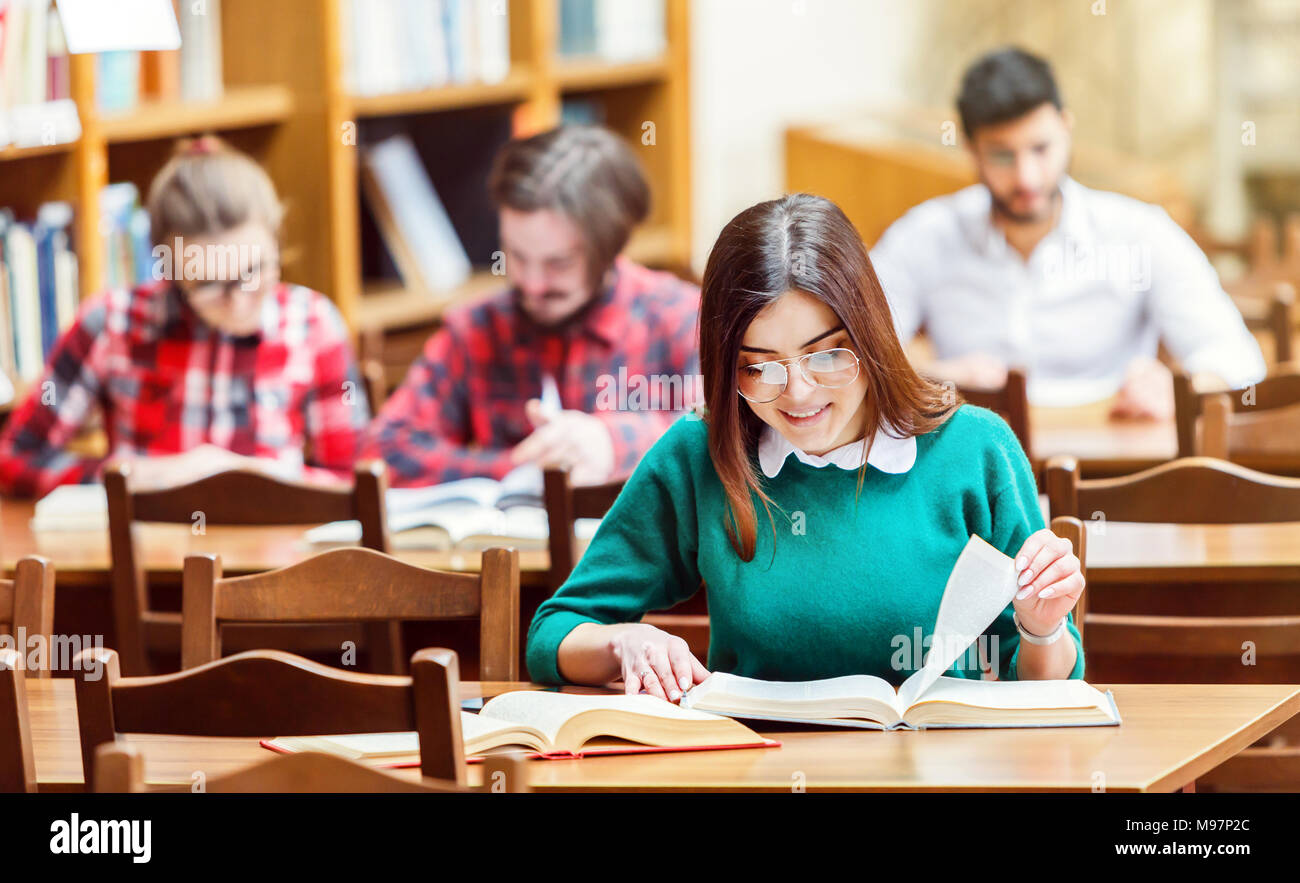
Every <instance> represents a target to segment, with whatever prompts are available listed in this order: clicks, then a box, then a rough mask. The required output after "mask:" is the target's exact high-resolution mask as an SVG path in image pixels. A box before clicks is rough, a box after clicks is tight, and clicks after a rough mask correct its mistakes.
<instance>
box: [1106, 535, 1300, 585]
mask: <svg viewBox="0 0 1300 883" xmlns="http://www.w3.org/2000/svg"><path fill="white" fill-rule="evenodd" d="M1085 525H1086V528H1087V532H1088V555H1087V557H1088V578H1089V582H1094V581H1100V582H1105V583H1114V582H1131V581H1147V582H1159V583H1172V582H1186V581H1194V582H1209V581H1220V580H1223V579H1226V578H1229V577H1231V578H1233V579H1258V580H1272V581H1278V582H1289V583H1292V584H1293V588H1295V589H1297V590H1300V522H1295V521H1289V522H1281V523H1278V524H1135V523H1133V522H1104V521H1101V520H1100V519H1098V520H1095V521H1094V520H1087V521H1085Z"/></svg>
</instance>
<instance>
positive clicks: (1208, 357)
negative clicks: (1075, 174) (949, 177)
mask: <svg viewBox="0 0 1300 883" xmlns="http://www.w3.org/2000/svg"><path fill="white" fill-rule="evenodd" d="M957 104H958V109H959V111H960V113H961V119H962V127H963V129H964V130H965V133H966V141H967V147H968V149H969V150H970V153H971V156H972V157H973V159H974V162H975V167H976V169H977V171H978V173H979V177H980V181H981V183H980V184H975V185H972V186H970V187H967V188H965V189H963V190H960V191H958V192H957V193H953V194H950V195H948V196H943V197H939V198H937V199H932V200H929V201H927V202H925V203H922V204H921V205H919V206H917V207H916V208H914V209H912V210H911V211H909V212H908V213H907V214H906V215H904V216H903V217H902V218H900V219H899V220H898V221H896V222H895V223H894V224H893V225H892V226H891V227H890V228H889V229H888V230H886V231H885V234H884V235H883V236H882V237H881V239H880V241H879V242H878V243H877V244H876V246H875V248H873V249H872V251H871V259H872V262H873V263H874V264H875V267H876V272H877V273H878V275H879V277H880V281H881V283H882V285H883V286H884V289H885V294H886V295H887V296H888V298H889V301H890V305H891V307H892V309H893V312H894V322H895V325H896V327H897V329H898V334H899V338H900V339H901V340H902V341H904V343H906V342H907V341H909V340H911V339H912V338H913V337H914V336H915V335H916V333H917V332H918V331H919V330H920V329H921V328H924V329H925V332H926V335H927V337H928V338H929V339H930V341H931V342H932V343H933V345H934V349H935V357H936V359H935V361H934V362H933V363H931V364H930V365H927V366H925V370H926V373H928V374H931V375H933V376H936V377H939V378H941V379H947V380H952V381H954V382H955V383H957V384H958V385H960V386H972V387H996V386H1000V385H1002V383H1003V382H1004V381H1005V378H1006V370H1007V366H1009V365H1016V366H1023V367H1024V368H1025V369H1026V370H1027V372H1028V376H1029V398H1030V401H1031V402H1033V403H1034V404H1039V405H1062V406H1065V405H1075V404H1082V403H1084V402H1090V401H1097V400H1100V399H1105V398H1108V397H1111V396H1114V404H1113V407H1112V411H1111V413H1112V416H1114V417H1154V418H1168V417H1170V416H1172V414H1173V385H1172V380H1171V377H1170V372H1169V369H1168V368H1166V367H1165V366H1164V365H1163V364H1162V363H1161V362H1160V361H1159V360H1158V359H1157V358H1156V353H1157V347H1158V344H1159V343H1160V342H1161V341H1163V343H1164V344H1165V347H1166V348H1167V349H1168V351H1169V352H1170V353H1171V354H1172V355H1173V356H1174V358H1176V359H1177V360H1178V361H1179V363H1180V364H1181V365H1182V367H1183V368H1184V369H1185V370H1187V371H1188V372H1189V373H1192V374H1193V375H1197V379H1198V381H1202V382H1207V383H1217V384H1219V385H1226V386H1228V387H1233V388H1239V387H1243V386H1248V385H1249V384H1251V383H1255V382H1256V381H1258V380H1260V379H1261V378H1262V377H1263V376H1264V373H1265V366H1264V358H1263V355H1262V354H1261V353H1260V350H1259V345H1258V344H1257V343H1256V342H1255V339H1254V338H1253V337H1252V336H1251V334H1250V332H1249V331H1247V329H1246V326H1245V323H1244V322H1243V321H1242V318H1241V314H1240V313H1239V312H1238V310H1237V308H1236V306H1235V305H1234V304H1233V303H1232V301H1231V300H1230V299H1229V297H1228V295H1227V294H1226V293H1225V292H1224V291H1223V288H1222V287H1221V286H1220V285H1219V280H1218V276H1217V275H1216V274H1215V272H1214V269H1213V267H1211V266H1210V263H1209V261H1208V260H1206V257H1205V255H1204V254H1203V253H1202V252H1201V251H1200V249H1198V248H1197V246H1196V245H1195V243H1194V242H1193V241H1192V240H1191V238H1190V237H1189V236H1188V235H1187V234H1186V233H1185V232H1183V230H1182V229H1180V228H1179V227H1178V225H1177V224H1175V223H1174V222H1173V220H1172V219H1171V218H1170V217H1169V215H1168V214H1167V213H1166V212H1165V211H1164V210H1163V209H1161V208H1159V207H1158V206H1154V205H1148V204H1147V203H1143V202H1139V201H1137V200H1135V199H1130V198H1129V197H1126V196H1121V195H1119V194H1116V193H1107V192H1103V191H1098V190H1090V189H1089V188H1087V187H1084V186H1083V185H1081V184H1079V183H1078V182H1076V181H1074V180H1073V179H1072V178H1070V177H1069V175H1067V174H1066V168H1067V166H1068V165H1069V160H1070V137H1071V129H1072V126H1073V118H1072V116H1071V114H1070V112H1069V111H1067V110H1064V109H1063V108H1062V103H1061V98H1060V94H1059V93H1058V91H1057V88H1056V83H1055V81H1054V80H1053V77H1052V72H1051V69H1050V67H1049V66H1048V65H1047V63H1046V62H1045V61H1043V60H1042V59H1040V58H1037V57H1035V56H1033V55H1030V54H1028V53H1026V52H1023V51H1021V50H1019V49H1005V50H1001V51H999V52H994V53H992V54H990V55H987V56H985V57H984V58H982V59H980V60H979V61H977V62H976V63H975V64H974V65H972V66H971V67H970V68H969V69H968V70H967V72H966V74H965V76H964V77H963V79H962V87H961V94H960V95H959V96H958V99H957Z"/></svg>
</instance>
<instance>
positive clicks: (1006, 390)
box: [957, 368, 1033, 458]
mask: <svg viewBox="0 0 1300 883" xmlns="http://www.w3.org/2000/svg"><path fill="white" fill-rule="evenodd" d="M1028 390H1029V381H1028V377H1027V376H1026V374H1025V371H1024V369H1023V368H1011V369H1010V370H1008V371H1007V382H1006V383H1005V384H1004V385H1003V386H1002V387H1001V388H999V389H975V388H972V387H965V386H959V387H957V392H958V393H959V394H960V395H961V397H962V398H963V399H965V400H966V401H967V402H969V403H970V404H972V405H978V406H979V407H981V408H988V409H989V410H990V411H996V412H997V413H998V414H1000V415H1001V416H1002V419H1004V420H1006V421H1007V425H1008V426H1010V427H1011V431H1012V432H1014V433H1015V434H1016V438H1017V439H1019V440H1020V447H1022V448H1024V451H1025V456H1026V457H1030V458H1032V457H1033V448H1032V447H1030V437H1029V393H1028Z"/></svg>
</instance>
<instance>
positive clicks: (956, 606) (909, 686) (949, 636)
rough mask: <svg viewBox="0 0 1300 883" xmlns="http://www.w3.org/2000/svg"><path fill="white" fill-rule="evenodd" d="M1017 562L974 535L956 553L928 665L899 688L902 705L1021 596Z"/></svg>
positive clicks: (917, 695) (918, 694) (909, 702)
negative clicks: (1017, 582) (1017, 594)
mask: <svg viewBox="0 0 1300 883" xmlns="http://www.w3.org/2000/svg"><path fill="white" fill-rule="evenodd" d="M1016 579H1017V573H1016V563H1015V561H1013V560H1012V559H1011V558H1008V557H1007V556H1006V555H1003V554H1002V553H1001V552H999V551H998V550H997V549H995V548H993V547H992V546H990V545H989V544H988V543H986V542H984V540H982V539H980V538H979V537H977V536H975V535H974V534H972V535H971V538H970V539H969V540H968V541H967V543H966V548H964V549H962V552H961V555H959V556H958V557H957V563H956V564H955V565H953V568H952V572H951V573H950V574H949V575H948V584H947V585H946V586H945V587H944V590H943V600H942V601H940V602H939V615H938V616H937V617H936V618H935V623H934V635H933V638H932V640H931V643H930V649H929V651H928V652H927V653H926V657H925V664H924V665H923V666H922V667H921V669H920V670H919V671H917V672H916V673H915V674H913V675H912V676H911V677H909V678H908V679H907V680H906V681H904V682H903V685H902V686H901V687H899V688H898V698H899V707H900V708H902V709H906V708H908V707H909V706H910V705H912V703H914V702H916V700H917V699H918V698H920V697H921V696H922V695H923V694H924V693H925V691H926V690H928V689H929V688H930V685H931V684H933V683H934V682H935V681H936V680H937V679H938V678H939V677H940V676H942V675H943V673H944V672H946V671H947V670H948V668H949V667H950V666H951V665H952V664H953V662H955V661H956V660H957V657H959V656H961V654H962V653H964V652H965V651H966V648H968V647H969V646H970V645H971V644H973V643H974V642H975V639H976V638H978V637H979V636H980V635H982V634H984V630H985V629H987V628H988V627H989V625H991V624H992V623H993V621H994V620H996V619H997V618H998V615H999V614H1001V613H1002V611H1003V610H1005V609H1006V608H1007V605H1008V604H1010V603H1011V599H1012V598H1014V597H1015V596H1016V592H1017V591H1018V590H1019V586H1017V585H1016Z"/></svg>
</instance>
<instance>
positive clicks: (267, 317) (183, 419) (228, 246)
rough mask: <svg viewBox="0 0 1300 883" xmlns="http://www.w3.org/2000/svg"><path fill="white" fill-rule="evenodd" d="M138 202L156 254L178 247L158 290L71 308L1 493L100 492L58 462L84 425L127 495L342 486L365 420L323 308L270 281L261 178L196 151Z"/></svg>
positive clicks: (350, 362) (270, 207)
mask: <svg viewBox="0 0 1300 883" xmlns="http://www.w3.org/2000/svg"><path fill="white" fill-rule="evenodd" d="M149 203H150V204H149V210H150V215H151V218H152V221H153V224H154V227H155V233H156V235H155V240H156V241H158V242H159V243H167V244H168V245H169V247H170V245H171V244H175V246H176V248H175V252H174V254H175V255H176V259H175V263H174V265H173V267H172V268H171V269H170V270H166V271H164V273H163V274H162V275H166V276H167V277H168V278H167V279H165V280H163V281H157V282H151V283H147V284H144V285H140V286H137V287H136V288H134V289H118V290H113V291H109V292H107V293H105V294H103V295H100V296H98V297H95V298H92V299H90V300H88V301H86V303H85V304H84V305H83V306H82V308H81V310H80V311H79V312H78V315H77V318H76V320H75V322H74V323H73V324H72V325H71V326H70V327H69V328H68V329H67V331H65V332H64V333H63V334H62V335H61V336H60V338H59V340H58V342H57V343H56V344H55V347H54V349H53V350H52V352H51V353H50V357H49V361H48V364H47V366H46V370H45V375H44V377H42V378H41V381H40V382H39V383H37V384H36V385H35V387H33V389H32V390H31V393H30V394H29V395H28V396H27V398H26V399H25V400H24V401H23V402H22V403H21V404H20V405H19V406H18V407H17V409H16V410H15V411H14V412H13V414H11V415H10V419H9V422H8V424H7V425H6V426H5V429H4V432H3V434H0V493H4V494H12V495H22V496H30V495H43V494H45V493H47V492H49V491H50V490H51V489H53V488H54V487H56V486H57V485H60V484H67V483H74V482H90V481H94V480H96V479H97V478H98V476H99V474H100V471H101V469H102V467H103V464H104V460H103V459H101V458H97V457H88V456H84V455H81V454H78V453H75V452H74V451H72V450H70V449H69V442H71V441H72V440H73V438H74V437H75V436H76V435H77V434H78V433H79V432H80V431H81V430H82V429H84V428H86V427H87V426H88V425H89V424H90V421H91V418H92V417H93V416H94V415H95V414H96V412H98V413H99V414H100V415H101V416H102V418H103V425H104V429H105V431H106V433H107V435H108V447H109V452H108V453H109V457H110V458H113V459H118V460H132V461H135V462H134V463H133V465H132V482H133V485H134V486H136V487H138V488H147V487H152V486H158V485H166V484H171V483H176V482H183V481H188V480H193V479H195V478H198V477H200V476H202V475H204V474H208V473H211V472H214V471H217V470H219V469H223V468H232V467H237V466H238V467H245V468H253V469H258V470H261V471H265V472H270V473H274V474H277V475H281V476H284V477H300V476H306V477H322V478H323V477H334V476H346V475H348V474H350V472H351V469H352V464H353V462H354V460H355V457H356V453H357V448H358V446H359V443H360V441H361V438H362V435H363V433H364V431H365V426H366V422H367V419H368V416H369V413H368V408H367V405H366V398H365V393H364V391H363V390H362V388H361V384H360V379H359V378H360V375H359V372H358V370H357V367H356V362H355V359H354V358H353V356H352V350H351V344H350V343H349V339H348V333H347V329H346V328H345V327H344V324H343V322H342V319H341V318H340V316H339V314H338V312H337V311H336V310H335V309H334V306H333V305H332V304H331V303H330V302H329V301H328V300H327V299H326V298H325V297H324V296H323V295H321V294H318V293H316V292H314V291H311V290H310V289H307V288H303V287H301V286H296V285H286V284H283V283H281V282H280V281H279V272H278V260H277V257H276V256H277V254H278V250H277V245H276V242H275V231H276V229H277V227H278V225H279V213H280V209H279V204H278V202H277V200H276V198H275V194H274V190H273V188H272V186H271V182H270V180H269V179H268V178H266V176H265V173H264V172H262V170H261V169H260V168H258V167H257V165H256V164H255V163H253V161H252V160H250V159H248V158H247V157H245V156H243V155H242V154H238V153H237V152H235V151H233V150H230V149H229V148H226V147H224V146H223V145H221V144H220V143H219V142H215V141H214V140H212V139H205V140H200V141H199V142H196V143H195V144H194V145H191V146H189V147H187V148H186V149H185V151H183V152H182V153H181V154H180V155H178V156H177V157H176V158H174V159H173V160H172V161H171V162H170V163H169V164H168V166H167V167H165V168H164V169H163V171H162V172H161V173H159V176H158V180H157V181H155V183H154V186H153V189H152V190H151V193H150V199H149ZM157 234H162V235H157ZM182 239H183V247H182ZM155 256H156V257H157V256H158V252H155ZM227 256H229V257H230V260H226V257H227ZM182 258H184V261H185V264H186V266H184V267H182V266H180V263H181V261H182ZM173 276H174V277H175V278H176V280H177V281H170V280H171V277H173ZM183 277H187V278H183ZM304 448H306V449H307V451H308V452H309V455H308V456H307V457H305V456H304Z"/></svg>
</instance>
